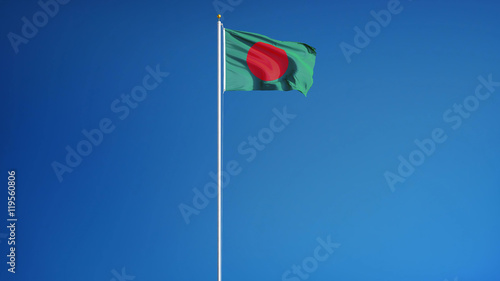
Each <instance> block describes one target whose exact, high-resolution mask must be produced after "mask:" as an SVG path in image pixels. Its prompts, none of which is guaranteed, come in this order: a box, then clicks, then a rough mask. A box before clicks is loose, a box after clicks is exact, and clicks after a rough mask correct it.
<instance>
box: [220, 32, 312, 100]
mask: <svg viewBox="0 0 500 281" xmlns="http://www.w3.org/2000/svg"><path fill="white" fill-rule="evenodd" d="M224 31H225V35H226V91H253V90H277V91H291V90H298V91H300V92H301V93H303V94H304V95H307V92H308V91H309V89H310V88H311V86H312V83H313V70H314V63H315V62H316V50H315V49H314V48H313V47H311V46H309V45H307V44H304V43H297V42H286V41H278V40H274V39H271V38H269V37H267V36H264V35H260V34H256V33H250V32H244V31H236V30H231V29H224Z"/></svg>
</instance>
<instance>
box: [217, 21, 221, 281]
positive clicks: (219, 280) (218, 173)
mask: <svg viewBox="0 0 500 281" xmlns="http://www.w3.org/2000/svg"><path fill="white" fill-rule="evenodd" d="M220 18H221V15H217V19H218V20H217V43H218V45H217V46H218V48H217V100H218V106H217V107H218V117H217V123H218V126H217V127H218V143H217V145H218V147H217V150H218V155H217V160H218V161H217V191H218V192H217V194H218V198H217V217H218V223H217V280H218V281H222V184H221V174H222V171H221V166H222V145H221V144H222V122H221V121H222V118H221V111H222V102H221V98H222V97H221V65H220V61H221V25H222V23H221V21H220Z"/></svg>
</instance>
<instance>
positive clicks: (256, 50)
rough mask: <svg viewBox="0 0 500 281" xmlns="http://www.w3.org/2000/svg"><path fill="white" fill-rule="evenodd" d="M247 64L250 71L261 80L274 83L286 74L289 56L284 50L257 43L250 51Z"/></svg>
mask: <svg viewBox="0 0 500 281" xmlns="http://www.w3.org/2000/svg"><path fill="white" fill-rule="evenodd" d="M247 64H248V67H249V68H250V71H251V72H252V73H253V74H254V75H255V76H257V78H259V79H260V80H264V81H273V80H276V79H278V78H280V77H281V76H283V74H285V72H286V70H287V69H288V56H287V55H286V52H285V50H283V49H280V48H278V47H275V46H273V45H270V44H267V43H264V42H257V43H255V44H254V45H253V46H252V47H251V48H250V50H248V54H247Z"/></svg>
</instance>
